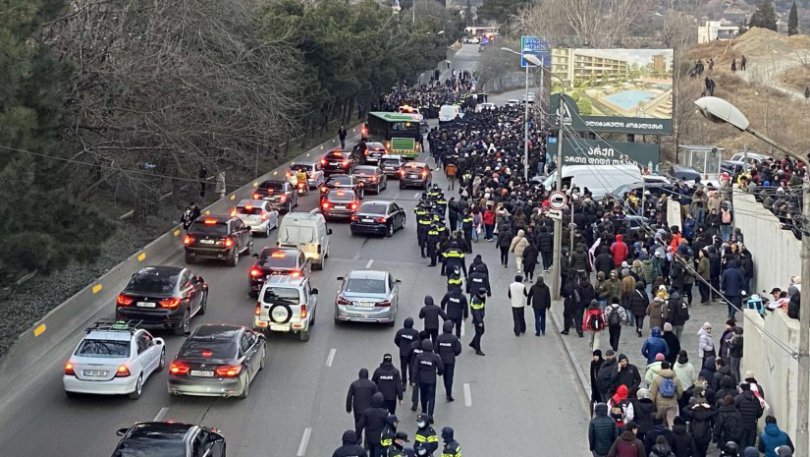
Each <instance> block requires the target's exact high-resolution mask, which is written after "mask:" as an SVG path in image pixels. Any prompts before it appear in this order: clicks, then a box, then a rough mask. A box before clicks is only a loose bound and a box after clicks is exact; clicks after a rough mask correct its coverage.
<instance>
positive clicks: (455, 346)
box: [435, 321, 461, 366]
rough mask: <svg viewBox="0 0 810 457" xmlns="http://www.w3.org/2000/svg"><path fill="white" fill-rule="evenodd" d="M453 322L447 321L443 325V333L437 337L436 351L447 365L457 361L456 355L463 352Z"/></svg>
mask: <svg viewBox="0 0 810 457" xmlns="http://www.w3.org/2000/svg"><path fill="white" fill-rule="evenodd" d="M453 327H454V326H453V323H452V322H450V321H447V322H445V323H444V327H442V331H443V333H442V334H441V335H439V337H438V338H436V347H435V351H436V353H437V354H439V357H440V358H441V359H442V363H444V365H445V366H447V365H452V364H454V363H456V357H458V355H459V354H461V341H459V339H458V338H457V337H456V335H453Z"/></svg>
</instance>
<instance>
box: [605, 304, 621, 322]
mask: <svg viewBox="0 0 810 457" xmlns="http://www.w3.org/2000/svg"><path fill="white" fill-rule="evenodd" d="M610 308H611V309H610V312H609V313H608V325H610V326H614V327H615V326H617V325H622V316H620V315H619V308H618V307H616V308H614V307H613V306H611V307H610Z"/></svg>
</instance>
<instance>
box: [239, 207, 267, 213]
mask: <svg viewBox="0 0 810 457" xmlns="http://www.w3.org/2000/svg"><path fill="white" fill-rule="evenodd" d="M236 211H238V212H239V214H261V213H262V209H261V208H259V207H257V206H238V207H237V208H236Z"/></svg>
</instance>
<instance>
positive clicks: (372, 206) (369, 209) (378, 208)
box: [359, 202, 388, 215]
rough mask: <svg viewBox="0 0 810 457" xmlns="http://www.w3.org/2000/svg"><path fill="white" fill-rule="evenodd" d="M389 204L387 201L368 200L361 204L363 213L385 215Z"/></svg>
mask: <svg viewBox="0 0 810 457" xmlns="http://www.w3.org/2000/svg"><path fill="white" fill-rule="evenodd" d="M387 208H388V205H387V204H385V203H377V202H366V203H363V204H362V205H360V210H359V211H360V212H361V213H368V214H381V215H385V212H386V209H387Z"/></svg>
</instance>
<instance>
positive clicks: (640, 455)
mask: <svg viewBox="0 0 810 457" xmlns="http://www.w3.org/2000/svg"><path fill="white" fill-rule="evenodd" d="M607 457H647V452H646V451H645V450H644V443H642V442H641V440H640V439H638V438H636V435H635V434H634V433H633V432H631V431H629V430H625V431H623V432H622V434H621V435H619V439H617V440H616V441H614V442H613V446H611V447H610V451H608V454H607Z"/></svg>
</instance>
